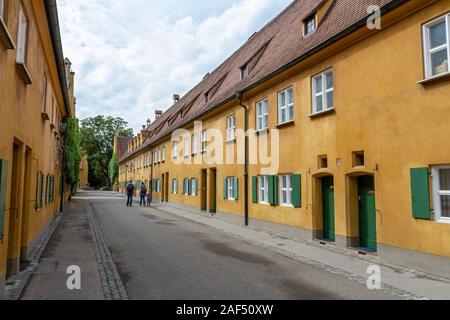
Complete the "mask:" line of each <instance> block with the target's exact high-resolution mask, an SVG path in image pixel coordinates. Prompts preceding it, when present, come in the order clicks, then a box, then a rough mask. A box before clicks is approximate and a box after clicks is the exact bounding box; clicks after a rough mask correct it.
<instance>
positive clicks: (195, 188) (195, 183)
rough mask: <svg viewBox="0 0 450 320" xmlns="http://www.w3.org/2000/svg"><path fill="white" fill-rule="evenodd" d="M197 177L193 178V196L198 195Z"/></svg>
mask: <svg viewBox="0 0 450 320" xmlns="http://www.w3.org/2000/svg"><path fill="white" fill-rule="evenodd" d="M197 184H198V183H197V179H195V178H194V179H192V180H191V190H192V192H191V195H192V196H193V197H196V196H197Z"/></svg>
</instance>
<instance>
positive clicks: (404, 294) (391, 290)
mask: <svg viewBox="0 0 450 320" xmlns="http://www.w3.org/2000/svg"><path fill="white" fill-rule="evenodd" d="M155 209H156V210H159V211H162V212H165V213H170V214H174V215H176V216H179V217H181V218H184V219H188V220H190V221H192V222H195V223H197V224H201V225H207V226H209V227H212V228H214V229H216V230H218V231H220V232H222V233H224V234H226V235H228V236H231V237H233V238H235V239H239V240H243V241H245V242H247V243H250V244H252V245H255V246H257V247H260V248H264V249H266V250H269V251H272V252H275V253H278V254H281V255H283V256H285V257H288V258H291V259H294V260H297V261H300V262H302V263H305V264H309V265H312V266H314V267H318V268H320V269H322V270H326V271H328V272H331V273H333V274H336V275H340V276H344V277H346V278H348V279H350V280H353V281H356V282H359V283H362V284H366V283H367V278H365V277H362V276H359V275H356V274H353V273H351V272H348V271H345V270H342V269H340V268H336V267H333V266H330V265H327V264H324V263H321V262H318V261H314V260H312V259H310V258H308V257H305V256H302V255H301V254H298V253H293V252H292V251H288V250H283V249H280V248H278V247H275V246H272V245H268V244H265V243H263V242H261V241H257V240H253V239H250V238H247V237H244V236H242V235H240V234H237V233H235V232H231V231H228V230H225V229H223V228H221V227H220V226H217V225H215V224H214V223H208V222H205V221H203V220H202V219H198V215H196V213H190V214H189V215H186V214H179V213H176V212H173V211H171V210H167V209H165V208H164V207H158V208H155ZM191 215H192V216H191ZM201 217H202V216H201ZM224 223H227V222H224ZM258 231H260V232H265V231H261V230H258ZM265 233H266V232H265ZM381 290H382V291H383V292H385V293H388V294H392V295H395V296H398V297H400V298H402V299H405V300H429V299H428V298H427V297H423V296H421V295H418V294H416V293H414V292H410V291H406V290H403V289H399V288H396V287H393V286H390V285H387V284H383V286H382V289H381Z"/></svg>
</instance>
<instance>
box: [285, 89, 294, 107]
mask: <svg viewBox="0 0 450 320" xmlns="http://www.w3.org/2000/svg"><path fill="white" fill-rule="evenodd" d="M287 95H288V104H292V103H294V91H293V90H292V89H289V90H288V91H287Z"/></svg>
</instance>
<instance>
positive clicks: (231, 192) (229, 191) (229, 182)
mask: <svg viewBox="0 0 450 320" xmlns="http://www.w3.org/2000/svg"><path fill="white" fill-rule="evenodd" d="M235 179H236V178H235V177H228V178H227V198H228V200H231V201H234V200H235V198H234V181H235Z"/></svg>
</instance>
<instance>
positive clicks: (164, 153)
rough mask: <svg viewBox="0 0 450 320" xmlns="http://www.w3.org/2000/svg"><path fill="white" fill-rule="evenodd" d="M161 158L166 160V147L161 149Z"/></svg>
mask: <svg viewBox="0 0 450 320" xmlns="http://www.w3.org/2000/svg"><path fill="white" fill-rule="evenodd" d="M161 159H162V161H163V162H164V161H166V147H162V149H161Z"/></svg>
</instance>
